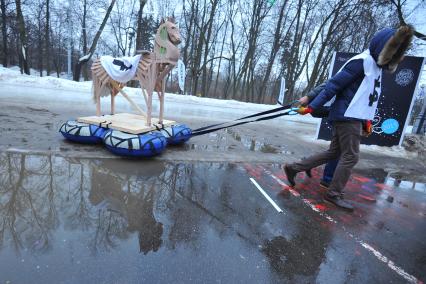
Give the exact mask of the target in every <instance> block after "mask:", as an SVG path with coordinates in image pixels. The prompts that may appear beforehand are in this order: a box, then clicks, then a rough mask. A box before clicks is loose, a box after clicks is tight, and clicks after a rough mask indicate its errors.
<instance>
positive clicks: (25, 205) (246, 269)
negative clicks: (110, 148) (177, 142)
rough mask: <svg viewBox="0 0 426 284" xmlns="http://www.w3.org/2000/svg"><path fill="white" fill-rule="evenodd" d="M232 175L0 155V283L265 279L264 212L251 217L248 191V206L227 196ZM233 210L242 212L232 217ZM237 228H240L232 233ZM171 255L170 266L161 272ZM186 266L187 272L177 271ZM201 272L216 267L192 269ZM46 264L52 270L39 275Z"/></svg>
mask: <svg viewBox="0 0 426 284" xmlns="http://www.w3.org/2000/svg"><path fill="white" fill-rule="evenodd" d="M241 175H242V171H241V169H239V168H238V166H236V165H232V164H219V163H197V164H185V163H169V162H167V163H164V162H157V161H152V160H144V161H133V160H124V159H123V160H121V159H102V160H96V159H95V160H90V159H72V158H63V157H56V156H45V155H25V154H15V153H0V263H1V264H2V265H0V275H1V278H2V279H11V280H13V281H12V282H16V283H29V282H34V281H35V280H34V279H37V281H36V282H53V283H55V282H56V283H57V282H60V279H65V278H67V279H70V278H68V277H69V276H70V275H73V277H74V278H73V279H74V280H76V282H88V283H90V282H91V281H89V280H93V279H98V280H99V279H100V280H102V281H95V282H104V281H105V279H114V277H116V276H115V274H117V275H122V271H127V272H129V274H128V276H127V277H128V278H125V279H127V280H128V281H125V282H134V281H136V279H142V278H141V277H142V276H141V275H143V279H146V280H147V281H148V282H154V281H159V280H162V281H160V282H171V281H173V278H175V279H180V280H181V281H178V282H185V281H184V280H187V279H193V280H194V279H198V280H199V281H196V282H205V281H206V279H221V276H218V275H217V274H216V272H217V271H218V269H221V267H223V265H226V267H233V268H232V269H233V271H240V273H237V274H236V275H235V277H237V278H235V279H234V278H232V277H231V278H227V279H228V280H230V281H231V282H238V279H240V280H241V279H242V278H244V277H245V276H244V275H249V274H250V271H252V270H253V269H256V271H257V273H258V274H257V275H256V276H255V278H256V279H257V280H256V282H269V281H270V271H269V269H270V268H269V265H268V263H264V262H262V259H264V257H265V256H264V254H263V253H262V252H261V251H260V249H259V247H258V245H257V243H261V242H263V237H262V235H263V234H264V233H263V232H262V231H264V228H263V222H264V218H263V217H264V214H263V215H262V218H260V217H259V216H257V217H256V215H255V213H253V212H255V210H254V208H253V207H254V206H256V208H258V209H259V207H258V205H257V203H258V202H257V199H256V198H254V197H253V196H255V197H258V196H257V192H256V191H254V190H253V191H249V192H247V193H245V197H246V198H248V200H252V201H251V204H252V205H248V204H250V203H247V200H245V199H242V198H241V194H240V192H238V191H236V190H234V189H235V188H237V186H238V180H239V179H241V177H240V176H241ZM245 182H247V183H248V182H249V181H247V180H246V181H245ZM247 206H249V207H247ZM264 206H265V207H267V206H268V204H265V205H264ZM238 207H241V208H245V210H244V211H243V212H244V215H246V216H244V217H241V216H240V214H241V213H238V214H236V213H235V212H236V210H235V208H238ZM271 212H272V213H273V211H271ZM274 216H275V215H274ZM271 218H273V217H271ZM243 220H247V222H248V223H245V221H243ZM236 223H239V225H238V229H239V230H241V232H238V233H235V232H234V230H235V229H233V226H234V224H236ZM251 230H255V231H256V232H250V231H251ZM218 247H221V248H222V249H223V248H226V251H227V254H229V255H231V256H232V257H231V258H229V261H224V262H223V255H222V254H221V252H220V251H221V250H217V248H218ZM154 255H155V256H154ZM205 255H209V257H208V260H205ZM240 255H246V256H247V255H249V256H250V258H249V259H244V260H243V259H241V258H240V257H239V256H240ZM141 256H144V257H146V258H141ZM170 259H173V263H174V264H170V267H169V266H168V269H167V273H164V271H163V270H162V267H163V264H164V263H165V262H168V263H170ZM188 260H191V261H192V260H195V262H196V263H197V264H194V263H192V262H191V261H190V262H188ZM205 261H207V262H208V263H209V264H208V265H207V263H205ZM147 263H148V264H150V265H148V266H147V265H146V264H147ZM186 265H191V266H192V267H195V268H196V269H194V270H193V273H192V272H188V274H185V275H182V274H181V271H182V267H185V266H186ZM119 266H121V268H118V267H119ZM207 266H208V267H216V268H215V269H213V270H212V271H211V272H210V270H209V271H207V272H203V273H199V271H201V270H202V269H203V267H207ZM47 267H49V271H50V272H51V271H55V273H53V274H52V273H48V272H47V271H44V272H43V273H41V274H40V273H38V271H41V270H43V269H44V270H46V269H47ZM82 267H84V268H85V269H86V270H87V271H91V269H93V271H96V272H94V273H93V274H92V273H87V271H86V270H85V271H86V272H85V271H82ZM155 267H158V269H156V268H155ZM256 267H257V268H256ZM215 271H216V272H215ZM241 273H242V274H241ZM106 275H109V276H106ZM126 275H127V274H126ZM3 277H6V278H3ZM34 277H35V278H34ZM43 277H45V278H43ZM55 277H56V278H55ZM109 277H112V278H109ZM179 277H180V278H179ZM241 277H242V278H241ZM250 277H253V275H252V276H250ZM117 279H118V278H117ZM120 279H123V278H120ZM250 279H252V280H253V278H250ZM248 280H249V279H247V281H248ZM117 281H118V280H117ZM71 282H72V281H71Z"/></svg>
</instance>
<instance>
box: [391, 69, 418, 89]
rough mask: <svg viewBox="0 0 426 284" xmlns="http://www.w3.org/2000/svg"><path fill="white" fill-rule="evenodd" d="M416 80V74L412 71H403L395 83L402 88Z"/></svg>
mask: <svg viewBox="0 0 426 284" xmlns="http://www.w3.org/2000/svg"><path fill="white" fill-rule="evenodd" d="M413 80H414V72H413V70H411V69H402V70H401V71H399V72H398V73H397V74H396V76H395V82H396V83H397V84H398V85H400V86H401V87H406V86H408V85H409V84H410V83H411V82H413Z"/></svg>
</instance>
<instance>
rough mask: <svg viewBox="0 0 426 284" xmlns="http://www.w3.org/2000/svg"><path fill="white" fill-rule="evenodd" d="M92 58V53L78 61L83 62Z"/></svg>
mask: <svg viewBox="0 0 426 284" xmlns="http://www.w3.org/2000/svg"><path fill="white" fill-rule="evenodd" d="M90 56H91V54H90V53H89V54H86V55H85V56H83V57H80V59H79V60H78V61H80V62H82V61H85V60H88V59H89V57H90Z"/></svg>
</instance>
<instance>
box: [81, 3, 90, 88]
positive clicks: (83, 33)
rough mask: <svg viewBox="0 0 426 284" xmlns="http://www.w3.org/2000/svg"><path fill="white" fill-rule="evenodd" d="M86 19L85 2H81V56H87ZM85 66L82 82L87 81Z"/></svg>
mask: <svg viewBox="0 0 426 284" xmlns="http://www.w3.org/2000/svg"><path fill="white" fill-rule="evenodd" d="M86 17H87V0H84V1H83V22H82V25H81V30H82V35H83V54H87V31H86ZM87 73H88V72H87V66H84V68H83V78H84V81H87V80H89V76H88V74H87Z"/></svg>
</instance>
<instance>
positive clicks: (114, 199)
mask: <svg viewBox="0 0 426 284" xmlns="http://www.w3.org/2000/svg"><path fill="white" fill-rule="evenodd" d="M120 165H121V166H123V165H125V163H120V162H119V163H118V165H114V164H113V163H109V162H108V161H105V162H104V163H102V164H99V165H96V167H93V170H92V177H91V178H92V180H91V184H92V187H91V190H90V193H89V200H90V202H91V203H92V205H95V206H96V205H99V204H101V203H102V202H106V204H107V207H108V210H109V211H111V212H116V213H118V214H119V215H120V216H122V217H123V218H124V219H125V220H126V221H127V228H126V230H127V231H128V232H137V234H138V239H139V252H141V253H144V254H147V253H149V252H150V251H153V252H156V251H158V249H159V248H160V247H161V245H162V243H163V240H162V238H161V237H162V235H163V224H162V223H161V222H158V221H157V219H156V217H155V215H154V204H155V183H153V184H151V185H147V186H143V187H142V188H141V190H140V191H139V192H127V191H124V190H122V188H123V187H124V184H126V182H127V183H128V182H129V181H128V176H127V177H125V176H121V175H122V173H120V171H119V172H116V171H115V167H117V168H118V167H119V166H120ZM110 166H112V167H110ZM123 168H124V167H123ZM123 168H122V171H124V170H123ZM124 169H125V168H124ZM159 169H161V170H162V168H161V167H156V168H155V169H153V172H152V173H154V172H158V171H159ZM157 174H158V173H157ZM138 177H139V178H141V177H142V176H141V175H138Z"/></svg>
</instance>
